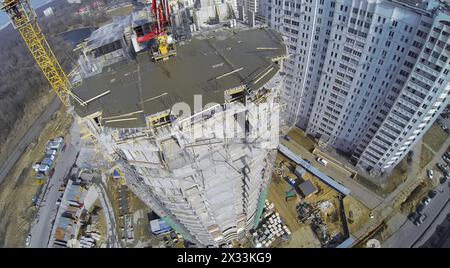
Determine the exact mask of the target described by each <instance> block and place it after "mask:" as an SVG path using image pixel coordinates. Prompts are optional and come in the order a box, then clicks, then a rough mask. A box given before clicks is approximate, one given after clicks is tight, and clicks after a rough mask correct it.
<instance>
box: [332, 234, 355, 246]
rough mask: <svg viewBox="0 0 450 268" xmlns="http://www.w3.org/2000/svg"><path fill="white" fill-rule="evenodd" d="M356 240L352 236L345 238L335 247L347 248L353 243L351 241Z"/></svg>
mask: <svg viewBox="0 0 450 268" xmlns="http://www.w3.org/2000/svg"><path fill="white" fill-rule="evenodd" d="M355 241H356V239H355V238H354V237H352V236H350V237H349V238H347V239H346V240H345V241H344V242H342V243H340V244H339V246H337V247H336V248H349V247H351V246H352V245H353V243H354V242H355Z"/></svg>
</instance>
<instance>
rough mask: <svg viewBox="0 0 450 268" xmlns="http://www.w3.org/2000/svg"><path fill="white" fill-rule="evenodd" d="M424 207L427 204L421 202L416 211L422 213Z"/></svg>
mask: <svg viewBox="0 0 450 268" xmlns="http://www.w3.org/2000/svg"><path fill="white" fill-rule="evenodd" d="M424 209H425V205H424V204H422V203H419V204H418V205H417V208H416V213H419V214H420V213H421V212H422V211H423V210H424Z"/></svg>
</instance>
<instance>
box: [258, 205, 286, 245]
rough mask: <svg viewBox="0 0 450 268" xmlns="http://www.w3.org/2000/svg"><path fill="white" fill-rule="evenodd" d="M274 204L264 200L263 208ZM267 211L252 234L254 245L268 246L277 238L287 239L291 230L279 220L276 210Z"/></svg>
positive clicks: (271, 207) (271, 206) (269, 208)
mask: <svg viewBox="0 0 450 268" xmlns="http://www.w3.org/2000/svg"><path fill="white" fill-rule="evenodd" d="M274 207H275V206H274V204H273V203H269V202H268V201H267V200H266V203H265V207H264V208H265V209H266V210H269V211H270V210H272V211H273V209H274ZM272 211H270V212H268V213H267V216H265V217H264V218H263V219H262V224H261V226H260V227H259V228H258V229H257V230H256V231H255V233H254V234H253V242H254V244H255V245H256V247H265V248H268V247H270V246H271V245H272V244H273V243H274V242H275V241H276V240H277V239H278V238H283V239H285V240H287V239H289V237H290V235H291V231H290V230H289V228H288V227H287V226H286V225H285V224H284V223H283V221H282V220H281V217H280V214H279V213H278V212H272Z"/></svg>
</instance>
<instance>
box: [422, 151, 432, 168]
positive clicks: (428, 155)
mask: <svg viewBox="0 0 450 268" xmlns="http://www.w3.org/2000/svg"><path fill="white" fill-rule="evenodd" d="M433 156H434V154H433V152H432V151H431V150H430V149H428V148H427V147H426V146H422V151H421V154H420V169H423V168H424V167H425V166H426V165H428V163H430V161H431V160H432V159H433Z"/></svg>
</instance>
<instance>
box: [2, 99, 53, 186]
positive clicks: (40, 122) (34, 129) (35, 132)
mask: <svg viewBox="0 0 450 268" xmlns="http://www.w3.org/2000/svg"><path fill="white" fill-rule="evenodd" d="M60 106H61V101H60V100H59V98H57V97H54V98H53V100H52V102H51V103H50V104H49V105H48V106H47V109H45V111H44V112H42V114H41V115H40V116H39V118H38V119H37V120H36V121H35V122H34V123H33V125H32V126H31V127H30V128H29V129H28V131H27V133H25V135H24V136H23V137H22V139H21V140H20V142H19V144H17V146H16V147H15V149H14V151H13V152H12V153H11V154H10V155H9V156H8V158H7V159H6V161H5V162H4V163H2V165H1V166H0V184H1V183H2V182H3V180H4V179H5V178H6V176H7V175H8V173H9V172H10V171H11V169H12V168H13V167H14V164H16V162H17V160H19V158H20V156H21V155H22V153H23V152H24V151H25V149H26V148H27V147H28V146H29V145H30V143H31V142H32V141H33V140H34V139H35V138H36V137H37V136H39V134H40V133H41V132H42V130H43V129H44V127H45V125H46V124H47V122H48V121H50V119H51V117H52V115H53V114H54V113H55V112H56V111H57V110H58V109H59V107H60Z"/></svg>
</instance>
